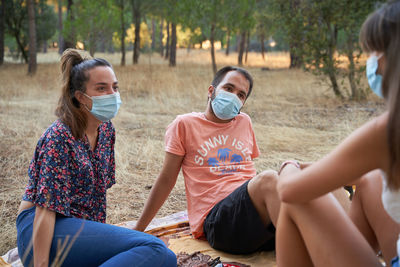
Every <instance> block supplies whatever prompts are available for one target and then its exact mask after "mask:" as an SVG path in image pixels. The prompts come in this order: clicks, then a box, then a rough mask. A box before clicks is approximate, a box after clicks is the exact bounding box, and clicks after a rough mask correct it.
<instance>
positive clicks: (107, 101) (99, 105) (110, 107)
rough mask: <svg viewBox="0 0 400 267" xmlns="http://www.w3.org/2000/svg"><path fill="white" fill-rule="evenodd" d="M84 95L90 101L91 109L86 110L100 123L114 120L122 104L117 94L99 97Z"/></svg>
mask: <svg viewBox="0 0 400 267" xmlns="http://www.w3.org/2000/svg"><path fill="white" fill-rule="evenodd" d="M84 95H85V96H87V97H89V98H90V99H92V109H91V110H89V109H88V110H89V112H90V113H92V114H93V116H95V117H96V118H97V119H98V120H100V121H108V120H111V119H112V118H114V117H115V116H116V115H117V113H118V110H119V107H120V106H121V103H122V101H121V97H120V95H119V92H116V93H113V94H109V95H101V96H88V95H87V94H85V93H84Z"/></svg>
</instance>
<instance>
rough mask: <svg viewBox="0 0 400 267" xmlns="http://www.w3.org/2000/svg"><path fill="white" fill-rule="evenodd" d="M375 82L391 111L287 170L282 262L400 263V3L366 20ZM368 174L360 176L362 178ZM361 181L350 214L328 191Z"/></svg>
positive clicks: (282, 186) (282, 185) (282, 188)
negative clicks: (311, 159) (311, 161)
mask: <svg viewBox="0 0 400 267" xmlns="http://www.w3.org/2000/svg"><path fill="white" fill-rule="evenodd" d="M360 43H361V46H362V47H363V49H364V51H365V52H367V53H369V54H370V56H369V58H368V60H367V67H366V72H367V78H368V83H369V85H370V87H371V89H372V90H373V92H374V93H375V94H377V95H378V96H380V97H383V98H384V100H385V102H386V104H387V108H388V110H387V111H385V112H384V113H383V114H382V115H380V116H378V117H377V118H375V119H373V120H372V121H370V122H368V123H366V124H365V125H363V126H361V127H360V128H359V129H357V130H356V131H355V132H353V133H352V134H351V135H350V136H349V137H347V138H346V139H345V140H344V141H343V142H342V143H341V144H340V145H339V146H338V147H337V148H335V149H334V150H333V151H332V152H331V153H329V154H328V155H327V156H325V157H324V158H323V159H321V160H320V161H318V162H316V163H314V164H312V165H310V166H309V167H307V168H305V169H302V170H300V169H299V168H298V167H297V166H295V165H294V164H287V165H286V166H285V167H284V168H283V169H282V174H281V176H280V177H279V181H278V192H279V196H280V199H281V200H282V204H281V209H280V214H279V219H278V225H277V237H276V238H277V264H278V266H382V264H381V263H380V260H379V258H378V257H377V253H378V251H381V252H382V256H383V259H384V261H385V263H386V266H392V267H398V266H399V255H400V238H399V233H400V160H399V159H400V116H399V110H400V78H399V77H400V50H399V47H400V1H398V0H397V1H388V2H387V3H386V4H384V5H383V6H381V7H380V8H379V9H377V10H376V11H375V12H373V13H372V14H371V15H370V16H369V17H368V18H367V19H366V21H365V22H364V24H363V26H362V28H361V33H360ZM360 177H361V178H360ZM346 184H355V185H356V190H355V195H354V197H353V201H352V202H353V203H352V207H351V209H350V216H347V215H346V213H345V212H344V211H343V210H342V209H341V207H340V206H339V205H338V203H337V202H336V201H335V199H334V198H333V197H332V196H331V194H329V193H328V192H330V191H331V190H333V189H335V188H338V187H340V186H343V185H346Z"/></svg>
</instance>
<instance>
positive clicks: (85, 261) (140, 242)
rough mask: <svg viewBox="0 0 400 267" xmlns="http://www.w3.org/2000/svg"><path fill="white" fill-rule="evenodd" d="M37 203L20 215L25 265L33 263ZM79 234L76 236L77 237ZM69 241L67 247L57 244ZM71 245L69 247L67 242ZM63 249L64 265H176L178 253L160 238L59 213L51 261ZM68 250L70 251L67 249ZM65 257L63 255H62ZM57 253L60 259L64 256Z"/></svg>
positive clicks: (20, 239) (22, 258) (18, 220)
mask: <svg viewBox="0 0 400 267" xmlns="http://www.w3.org/2000/svg"><path fill="white" fill-rule="evenodd" d="M34 218H35V207H32V208H29V209H26V210H24V211H22V212H21V213H20V214H19V215H18V218H17V232H18V233H17V234H18V235H17V243H18V253H19V255H20V258H21V260H22V262H23V264H24V266H29V265H32V266H33V250H32V246H31V245H30V244H29V243H30V241H31V239H32V228H33V219H34ZM75 238H76V239H75ZM64 243H67V246H66V248H63V249H59V251H57V247H60V246H62V244H64ZM69 245H71V247H70V249H69V250H68V246H69ZM60 251H61V252H62V253H64V254H66V257H65V259H64V261H63V262H62V265H63V266H176V265H177V263H176V256H175V254H174V253H173V252H172V251H171V250H169V249H168V248H167V247H166V246H165V244H164V243H163V242H162V241H161V240H160V239H158V238H156V237H154V236H152V235H149V234H146V233H143V232H139V231H135V230H130V229H127V228H123V227H118V226H114V225H110V224H105V223H99V222H93V221H88V220H82V219H77V218H70V217H64V216H62V215H57V216H56V223H55V227H54V235H53V241H52V243H51V248H50V256H49V262H50V264H51V263H52V262H53V261H54V259H55V258H56V253H60ZM65 252H67V253H65ZM61 257H63V256H61ZM61 257H60V256H58V259H60V258H61Z"/></svg>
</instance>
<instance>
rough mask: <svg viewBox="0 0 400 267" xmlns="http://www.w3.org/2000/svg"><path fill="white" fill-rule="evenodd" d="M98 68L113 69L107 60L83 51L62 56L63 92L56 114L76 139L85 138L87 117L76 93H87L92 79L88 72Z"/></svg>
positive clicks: (67, 51) (70, 51) (65, 52)
mask: <svg viewBox="0 0 400 267" xmlns="http://www.w3.org/2000/svg"><path fill="white" fill-rule="evenodd" d="M97 66H107V67H110V68H112V67H111V64H110V63H108V62H107V61H106V60H104V59H101V58H92V57H90V56H89V55H88V54H87V53H86V52H84V51H82V50H77V49H67V50H65V51H64V53H63V55H62V56H61V73H62V91H61V96H60V99H59V100H58V106H57V108H56V112H55V113H56V116H57V117H58V118H59V119H60V120H61V121H62V122H63V123H65V124H66V125H68V127H69V128H70V129H71V132H72V135H73V136H74V137H75V138H76V139H81V138H83V136H84V132H85V130H86V127H87V116H86V114H85V112H83V111H82V110H81V109H80V103H79V101H78V100H77V99H76V98H75V92H76V91H81V92H86V82H87V81H88V80H89V78H90V77H89V73H88V72H89V70H91V69H93V68H95V67H97Z"/></svg>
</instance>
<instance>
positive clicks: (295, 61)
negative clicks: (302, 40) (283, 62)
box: [289, 43, 303, 69]
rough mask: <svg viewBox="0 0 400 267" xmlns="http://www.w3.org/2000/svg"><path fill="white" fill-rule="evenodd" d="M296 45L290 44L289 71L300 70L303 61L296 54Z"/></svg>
mask: <svg viewBox="0 0 400 267" xmlns="http://www.w3.org/2000/svg"><path fill="white" fill-rule="evenodd" d="M296 47H297V46H296V45H295V44H293V43H292V44H290V48H289V53H290V66H289V68H290V69H297V68H300V67H301V65H302V64H303V60H302V59H301V57H299V56H298V55H297V54H296V52H295V51H296Z"/></svg>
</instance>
